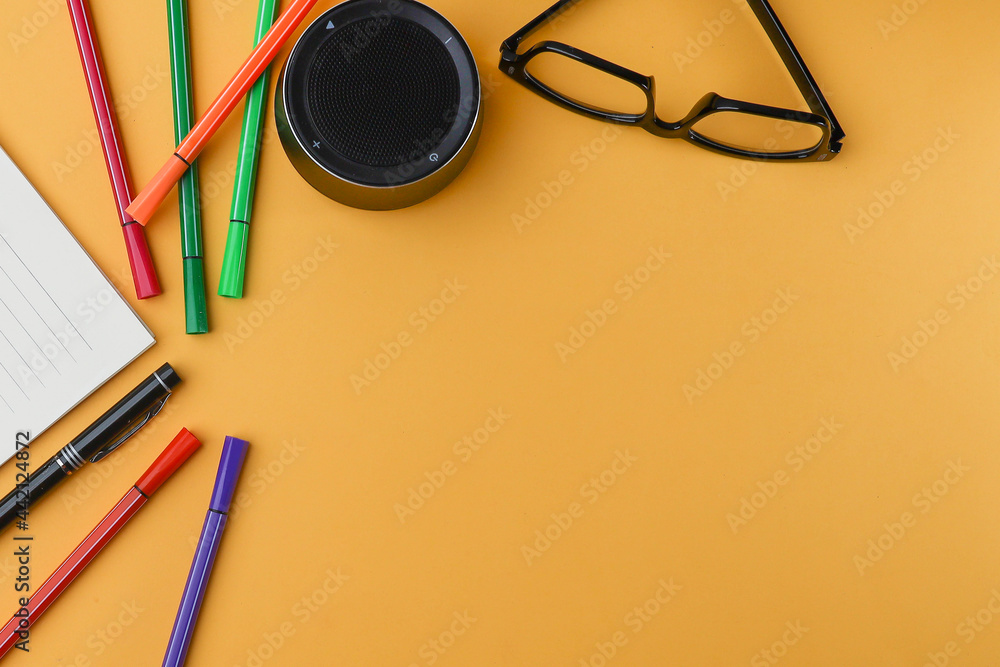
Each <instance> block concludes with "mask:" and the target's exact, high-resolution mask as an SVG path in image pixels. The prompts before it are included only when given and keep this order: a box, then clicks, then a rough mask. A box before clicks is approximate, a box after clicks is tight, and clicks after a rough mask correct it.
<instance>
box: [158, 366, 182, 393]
mask: <svg viewBox="0 0 1000 667" xmlns="http://www.w3.org/2000/svg"><path fill="white" fill-rule="evenodd" d="M155 375H156V377H158V378H159V379H160V382H162V383H163V384H165V385H166V386H167V388H168V389H173V388H174V387H176V386H177V385H178V384H180V381H181V376H180V375H178V374H177V371H175V370H174V367H173V366H171V365H170V364H163V365H162V366H160V367H159V368H158V369H157V370H156V373H155Z"/></svg>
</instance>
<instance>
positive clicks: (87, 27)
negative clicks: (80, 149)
mask: <svg viewBox="0 0 1000 667" xmlns="http://www.w3.org/2000/svg"><path fill="white" fill-rule="evenodd" d="M66 3H67V4H68V5H69V16H70V20H71V21H72V23H73V32H74V33H75V34H76V45H77V47H78V48H79V49H80V60H81V61H82V62H83V75H84V77H85V78H86V79H87V90H89V91H90V102H91V105H92V106H93V107H94V118H95V119H96V120H97V132H98V134H99V135H100V137H101V148H102V149H104V162H105V163H106V164H107V166H108V177H109V178H110V179H111V190H112V191H113V192H114V195H115V205H116V207H117V209H118V219H119V221H120V222H121V226H122V233H123V234H124V235H125V251H126V253H128V263H129V265H130V266H131V267H132V281H133V282H134V283H135V295H136V296H137V297H139V298H140V299H146V298H149V297H151V296H156V295H157V294H160V293H161V290H160V283H159V281H158V280H157V279H156V271H155V270H154V269H153V258H152V257H150V255H149V246H148V245H146V237H145V235H144V234H143V231H142V225H140V224H138V223H137V222H136V221H135V219H134V218H133V217H132V216H131V215H129V214H128V213H126V212H125V209H126V208H127V207H128V205H129V202H131V201H132V178H131V176H130V175H129V169H128V163H126V161H125V151H124V150H123V149H122V137H121V132H120V131H119V129H118V119H117V118H116V117H115V114H114V111H113V110H112V109H113V107H112V102H111V95H110V93H109V92H108V77H107V75H105V73H104V63H103V61H102V60H101V51H100V47H99V46H98V45H97V37H96V36H95V34H94V22H93V19H91V16H90V8H89V7H88V6H87V2H86V0H66Z"/></svg>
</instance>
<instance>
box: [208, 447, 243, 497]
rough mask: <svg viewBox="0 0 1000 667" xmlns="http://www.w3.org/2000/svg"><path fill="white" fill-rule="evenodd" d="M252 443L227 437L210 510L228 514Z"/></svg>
mask: <svg viewBox="0 0 1000 667" xmlns="http://www.w3.org/2000/svg"><path fill="white" fill-rule="evenodd" d="M249 448H250V443H249V442H247V441H246V440H240V439H239V438H234V437H233V436H231V435H227V436H226V442H225V444H223V446H222V460H221V461H219V473H218V474H217V475H216V476H215V488H214V489H213V490H212V501H211V502H210V503H209V505H208V506H209V508H210V509H213V510H215V511H216V512H228V511H229V505H230V504H231V503H232V501H233V494H234V493H235V492H236V482H237V480H239V477H240V470H242V469H243V461H244V459H246V456H247V449H249Z"/></svg>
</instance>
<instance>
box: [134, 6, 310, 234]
mask: <svg viewBox="0 0 1000 667" xmlns="http://www.w3.org/2000/svg"><path fill="white" fill-rule="evenodd" d="M317 2H318V0H292V2H291V3H290V4H289V5H288V9H286V10H285V11H284V12H283V13H282V14H281V16H279V17H278V20H277V21H275V22H274V25H273V26H272V27H271V30H269V31H268V33H267V34H266V35H264V39H262V40H260V42H259V43H258V44H257V46H256V48H254V50H253V53H251V54H250V57H249V58H247V60H246V62H245V63H243V66H242V67H240V69H239V71H237V72H236V76H234V77H233V78H232V80H230V82H229V83H228V84H226V87H225V88H223V90H222V92H221V93H220V94H219V96H218V97H217V98H215V101H214V102H212V106H210V107H209V108H208V111H206V112H205V115H204V116H202V117H201V118H200V119H199V120H198V122H197V123H195V124H194V127H193V128H191V131H190V132H189V133H188V135H187V136H186V137H184V141H182V142H181V145H180V146H178V147H177V150H176V151H175V152H174V154H173V155H171V156H170V159H168V160H167V163H166V164H165V165H163V168H162V169H160V171H158V172H157V173H156V175H155V176H153V178H152V180H150V181H149V183H148V184H147V185H146V187H144V188H143V189H142V192H140V193H139V194H138V196H136V198H135V199H133V200H132V203H131V204H129V206H128V208H127V209H125V210H126V211H127V212H128V214H129V215H131V216H132V217H133V218H134V219H135V220H137V221H138V222H139V223H140V224H142V225H145V224H146V223H148V222H149V218H150V217H151V216H152V215H153V213H155V212H156V209H157V208H159V206H160V204H161V203H162V202H163V200H164V199H165V198H166V196H167V193H169V192H170V191H171V190H172V189H173V187H174V186H175V185H177V181H179V180H180V179H181V176H183V175H184V172H185V171H187V169H188V167H189V166H190V165H191V163H192V162H194V161H195V160H197V159H198V155H199V154H200V153H201V151H202V149H203V148H204V147H205V144H207V143H208V141H209V140H210V139H211V138H212V136H213V135H215V132H216V130H218V129H219V127H220V126H221V125H222V123H224V122H225V120H226V118H228V117H229V114H230V113H232V111H233V109H234V108H236V105H237V104H239V102H240V100H241V99H243V98H244V97H245V96H246V94H247V92H248V91H249V90H250V87H251V86H253V84H254V82H255V81H256V80H257V79H258V78H260V75H261V74H263V73H264V70H265V69H267V67H268V65H270V64H271V61H272V60H274V57H275V56H276V55H278V51H280V50H281V47H282V46H284V44H285V42H287V41H288V38H289V37H291V35H292V33H293V32H294V31H295V29H296V28H297V27H298V25H299V24H300V23H302V20H303V19H304V18H305V17H306V14H308V13H309V10H311V9H312V8H313V6H314V5H315V4H316V3H317Z"/></svg>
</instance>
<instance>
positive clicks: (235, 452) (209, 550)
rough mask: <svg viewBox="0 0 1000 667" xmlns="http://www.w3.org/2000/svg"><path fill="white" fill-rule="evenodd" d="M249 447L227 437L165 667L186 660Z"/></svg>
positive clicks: (168, 645) (164, 659) (177, 665)
mask: <svg viewBox="0 0 1000 667" xmlns="http://www.w3.org/2000/svg"><path fill="white" fill-rule="evenodd" d="M249 447H250V443H249V442H247V441H246V440H240V439H239V438H234V437H233V436H231V435H227V436H226V442H225V444H224V445H223V446H222V460H221V461H220V462H219V472H218V474H217V475H216V476H215V488H214V489H213V491H212V500H211V502H210V503H209V505H208V514H207V515H206V516H205V525H204V527H203V528H202V529H201V537H200V538H199V539H198V548H197V549H195V552H194V561H193V562H192V563H191V572H190V573H189V574H188V579H187V584H185V585H184V595H182V596H181V604H180V607H179V608H178V609H177V620H175V621H174V629H173V630H172V631H171V632H170V642H169V643H168V644H167V653H166V655H164V656H163V667H180V666H181V665H183V664H184V660H185V658H186V657H187V652H188V646H190V644H191V636H192V635H193V634H194V626H195V623H197V622H198V612H199V611H200V610H201V601H202V600H203V599H204V598H205V589H206V588H207V587H208V578H209V576H211V574H212V565H213V564H214V563H215V554H216V553H217V552H218V551H219V544H220V543H221V542H222V531H223V530H224V529H225V527H226V519H227V518H229V506H230V504H231V503H232V501H233V494H234V493H235V491H236V481H237V480H238V479H239V477H240V470H242V468H243V461H244V459H245V458H246V455H247V449H248V448H249Z"/></svg>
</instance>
